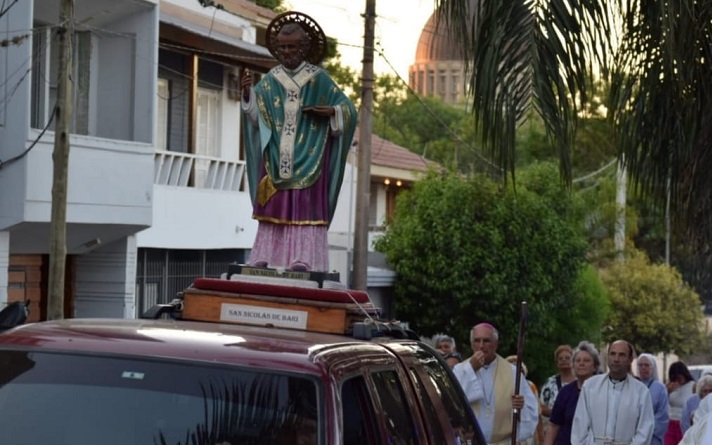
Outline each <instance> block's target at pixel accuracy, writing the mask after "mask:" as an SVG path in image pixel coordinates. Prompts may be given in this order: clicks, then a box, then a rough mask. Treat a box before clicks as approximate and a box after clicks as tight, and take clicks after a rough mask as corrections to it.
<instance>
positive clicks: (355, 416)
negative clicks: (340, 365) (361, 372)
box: [341, 377, 381, 445]
mask: <svg viewBox="0 0 712 445" xmlns="http://www.w3.org/2000/svg"><path fill="white" fill-rule="evenodd" d="M341 403H342V413H343V417H342V419H341V424H342V425H343V435H344V436H343V441H342V443H343V444H344V445H377V444H380V443H381V442H380V440H379V436H378V434H377V432H376V431H377V430H375V429H374V426H375V425H377V423H376V416H375V414H374V412H373V405H372V404H371V399H370V398H369V396H368V388H367V387H366V382H365V381H364V379H363V377H354V378H351V379H349V380H346V381H345V382H344V383H343V385H342V386H341Z"/></svg>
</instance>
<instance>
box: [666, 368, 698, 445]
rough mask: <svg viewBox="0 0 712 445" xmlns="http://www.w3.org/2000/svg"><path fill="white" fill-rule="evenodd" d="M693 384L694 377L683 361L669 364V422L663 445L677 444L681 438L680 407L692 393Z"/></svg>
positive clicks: (681, 407) (683, 405) (682, 406)
mask: <svg viewBox="0 0 712 445" xmlns="http://www.w3.org/2000/svg"><path fill="white" fill-rule="evenodd" d="M694 384H695V379H694V378H693V377H692V374H690V370H689V369H687V365H686V364H685V363H683V362H675V363H673V364H671V365H670V368H669V369H668V384H667V389H668V398H669V403H668V406H669V408H668V412H669V414H670V423H669V425H668V429H667V432H666V433H665V439H664V443H665V445H677V444H678V443H680V440H681V439H682V429H681V428H680V419H681V418H682V409H683V408H684V407H685V403H686V402H687V399H689V398H690V396H691V395H692V387H693V386H694Z"/></svg>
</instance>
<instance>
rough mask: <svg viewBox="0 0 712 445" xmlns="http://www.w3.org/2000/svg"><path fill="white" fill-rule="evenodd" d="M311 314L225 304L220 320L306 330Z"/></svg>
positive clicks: (221, 310) (221, 309) (222, 307)
mask: <svg viewBox="0 0 712 445" xmlns="http://www.w3.org/2000/svg"><path fill="white" fill-rule="evenodd" d="M308 317H309V313H308V312H306V311H295V310H290V309H277V308H272V307H260V306H249V305H245V304H231V303H223V304H222V306H221V308H220V320H221V321H229V322H233V323H247V324H258V325H266V324H270V325H272V326H277V327H280V328H291V329H306V328H307V318H308Z"/></svg>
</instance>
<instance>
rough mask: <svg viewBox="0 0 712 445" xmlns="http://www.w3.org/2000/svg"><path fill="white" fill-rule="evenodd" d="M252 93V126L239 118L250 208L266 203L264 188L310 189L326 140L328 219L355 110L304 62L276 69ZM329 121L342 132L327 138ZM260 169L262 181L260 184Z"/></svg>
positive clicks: (319, 72) (316, 69) (326, 78)
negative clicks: (331, 110)
mask: <svg viewBox="0 0 712 445" xmlns="http://www.w3.org/2000/svg"><path fill="white" fill-rule="evenodd" d="M253 91H254V93H255V96H256V101H257V106H258V110H259V112H258V125H257V126H254V125H251V124H249V123H248V122H247V119H246V118H244V119H243V128H244V134H245V142H246V149H247V173H248V181H249V186H250V195H251V198H252V202H253V204H254V203H255V202H256V200H258V199H259V200H263V201H264V200H268V199H269V197H270V196H271V195H270V192H268V191H266V190H275V191H276V190H290V189H291V190H298V189H305V188H308V187H310V186H312V185H313V184H314V183H315V182H316V181H317V180H318V179H319V177H320V175H321V174H322V171H321V168H322V164H323V160H324V154H325V151H326V143H327V140H330V141H331V147H330V149H331V151H330V153H329V164H328V172H325V174H327V175H329V190H328V204H329V221H331V219H332V217H333V215H334V210H335V208H336V201H337V198H338V195H339V190H340V188H341V182H342V180H343V176H344V168H345V165H346V158H347V153H348V150H349V148H350V145H351V141H352V139H353V135H354V131H355V129H356V122H357V114H356V108H355V107H354V106H353V104H352V103H351V101H350V100H349V99H348V98H347V97H346V95H345V94H344V93H343V92H342V91H341V89H339V87H338V86H337V85H336V84H335V83H334V81H333V80H332V79H331V78H330V77H329V75H328V74H327V73H326V72H324V71H323V70H322V69H321V68H319V67H317V66H315V65H311V64H309V63H303V64H302V65H301V66H300V67H299V68H297V69H296V70H295V71H288V70H286V69H285V68H284V67H283V66H282V65H279V66H277V67H275V68H273V69H271V70H270V72H269V73H268V74H267V75H266V76H265V77H264V78H262V80H260V82H259V83H258V84H257V85H255V87H254V88H253ZM307 106H333V107H338V108H339V110H340V112H337V114H336V116H335V117H334V118H331V119H330V118H329V117H322V116H316V115H314V114H312V113H308V112H307V113H305V112H303V107H307ZM330 121H332V122H336V124H337V127H341V129H342V131H341V132H340V133H338V134H334V135H333V136H332V137H331V139H328V137H329V133H330V132H332V131H334V128H332V125H330ZM339 124H341V125H339ZM263 166H264V168H265V170H266V172H267V178H265V180H262V181H261V182H260V180H261V176H262V167H263ZM265 181H266V182H267V183H265ZM265 195H266V196H265ZM261 204H262V205H264V203H261Z"/></svg>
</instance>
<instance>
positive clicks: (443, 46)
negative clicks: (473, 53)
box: [415, 12, 462, 63]
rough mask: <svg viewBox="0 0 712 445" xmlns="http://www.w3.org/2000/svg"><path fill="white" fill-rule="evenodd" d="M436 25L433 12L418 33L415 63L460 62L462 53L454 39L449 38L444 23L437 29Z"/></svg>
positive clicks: (436, 19) (435, 16) (436, 20)
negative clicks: (421, 30)
mask: <svg viewBox="0 0 712 445" xmlns="http://www.w3.org/2000/svg"><path fill="white" fill-rule="evenodd" d="M437 24H438V18H437V12H434V13H433V14H432V15H431V16H430V19H428V22H427V23H426V24H425V26H424V27H423V32H421V33H420V39H419V40H418V47H417V49H416V50H415V63H423V62H439V61H443V60H462V53H461V51H460V48H459V47H458V46H457V44H456V43H455V39H454V38H452V37H450V32H449V31H450V30H449V29H446V28H445V23H444V22H441V23H440V26H439V27H438V26H437Z"/></svg>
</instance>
